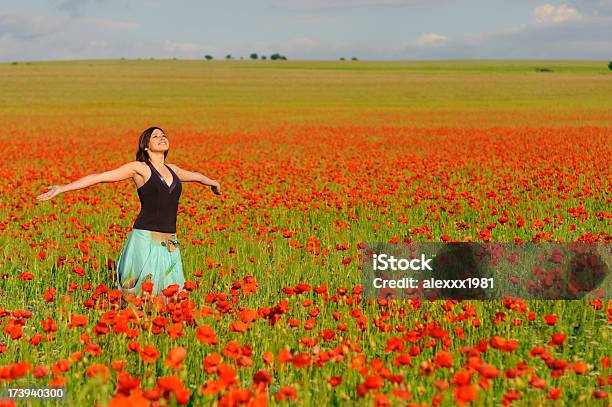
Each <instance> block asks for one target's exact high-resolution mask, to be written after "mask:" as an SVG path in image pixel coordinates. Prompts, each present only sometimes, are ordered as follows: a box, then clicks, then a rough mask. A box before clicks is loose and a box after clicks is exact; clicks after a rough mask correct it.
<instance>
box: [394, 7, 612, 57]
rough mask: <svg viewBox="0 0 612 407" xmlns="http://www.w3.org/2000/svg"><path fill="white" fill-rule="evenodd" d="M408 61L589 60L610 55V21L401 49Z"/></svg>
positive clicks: (524, 28) (572, 22) (576, 21)
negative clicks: (496, 59) (493, 59)
mask: <svg viewBox="0 0 612 407" xmlns="http://www.w3.org/2000/svg"><path fill="white" fill-rule="evenodd" d="M395 53H396V54H400V55H402V56H403V57H404V58H408V59H488V58H499V59H593V60H602V59H603V60H608V59H609V58H610V55H612V18H611V17H604V18H601V17H582V18H571V19H567V20H565V21H563V23H562V24H561V23H549V24H545V23H541V22H533V23H529V24H523V25H521V26H518V27H514V28H510V29H505V30H499V31H495V32H485V33H474V34H464V35H458V36H456V37H453V38H449V39H448V40H447V41H444V42H443V43H441V44H439V46H437V47H423V46H418V45H416V44H415V43H414V41H413V42H410V43H408V44H407V45H404V46H403V47H402V49H401V51H399V50H398V51H396V52H395Z"/></svg>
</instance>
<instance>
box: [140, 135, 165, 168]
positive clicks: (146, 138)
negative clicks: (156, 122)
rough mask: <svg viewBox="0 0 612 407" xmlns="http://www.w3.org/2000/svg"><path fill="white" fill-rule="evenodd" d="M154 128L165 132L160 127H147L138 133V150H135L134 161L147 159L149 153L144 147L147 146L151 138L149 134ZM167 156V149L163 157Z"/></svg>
mask: <svg viewBox="0 0 612 407" xmlns="http://www.w3.org/2000/svg"><path fill="white" fill-rule="evenodd" d="M155 130H161V131H162V132H164V133H165V131H164V130H163V129H162V128H161V127H149V128H148V129H146V130H145V131H143V132H142V134H141V135H140V139H138V151H136V161H142V162H145V161H147V160H148V159H149V154H148V153H147V152H146V151H145V148H148V147H149V140H150V139H151V134H153V132H154V131H155ZM167 156H168V150H166V151H165V152H164V159H165V158H166V157H167Z"/></svg>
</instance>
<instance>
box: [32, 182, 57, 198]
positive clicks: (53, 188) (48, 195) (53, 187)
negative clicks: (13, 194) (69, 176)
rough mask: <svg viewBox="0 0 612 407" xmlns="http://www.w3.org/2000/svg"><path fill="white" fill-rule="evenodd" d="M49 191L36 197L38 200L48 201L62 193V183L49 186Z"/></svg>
mask: <svg viewBox="0 0 612 407" xmlns="http://www.w3.org/2000/svg"><path fill="white" fill-rule="evenodd" d="M47 189H48V191H47V192H45V193H42V194H40V195H38V196H37V197H36V199H37V200H38V201H46V200H48V199H51V198H53V197H54V196H57V195H59V194H61V193H62V186H61V185H51V186H48V187H47Z"/></svg>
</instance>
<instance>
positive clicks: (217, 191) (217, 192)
mask: <svg viewBox="0 0 612 407" xmlns="http://www.w3.org/2000/svg"><path fill="white" fill-rule="evenodd" d="M210 189H212V191H213V192H214V194H215V195H223V194H222V193H221V185H219V182H217V181H214V183H213V184H212V185H211V186H210Z"/></svg>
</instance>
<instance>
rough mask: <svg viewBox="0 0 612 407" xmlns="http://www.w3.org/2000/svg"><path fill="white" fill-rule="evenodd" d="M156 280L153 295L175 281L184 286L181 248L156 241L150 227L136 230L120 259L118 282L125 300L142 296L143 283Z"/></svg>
mask: <svg viewBox="0 0 612 407" xmlns="http://www.w3.org/2000/svg"><path fill="white" fill-rule="evenodd" d="M145 281H151V282H152V283H153V292H152V294H153V295H160V294H161V290H163V289H164V288H166V287H168V286H169V285H172V284H178V286H179V291H180V290H182V289H183V285H184V284H185V277H184V275H183V263H182V261H181V252H180V247H178V246H177V247H176V248H175V249H174V250H173V251H170V250H168V248H167V247H166V246H163V245H162V244H161V243H159V242H157V241H155V240H153V239H152V237H151V231H150V230H143V229H132V231H131V232H130V234H129V236H128V240H127V242H126V243H125V246H123V250H122V251H121V254H120V255H119V261H118V262H117V282H118V285H119V290H121V291H122V293H123V298H124V299H125V298H126V297H127V296H128V295H129V294H133V295H135V296H137V297H138V296H140V295H142V289H141V286H142V283H144V282H145Z"/></svg>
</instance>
